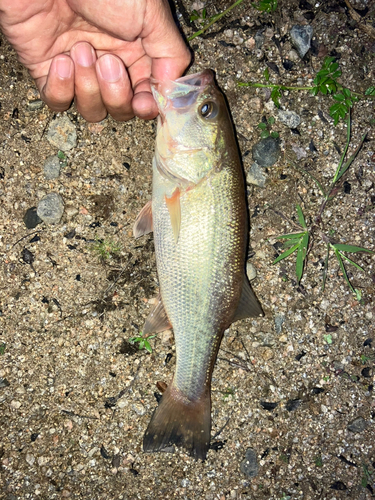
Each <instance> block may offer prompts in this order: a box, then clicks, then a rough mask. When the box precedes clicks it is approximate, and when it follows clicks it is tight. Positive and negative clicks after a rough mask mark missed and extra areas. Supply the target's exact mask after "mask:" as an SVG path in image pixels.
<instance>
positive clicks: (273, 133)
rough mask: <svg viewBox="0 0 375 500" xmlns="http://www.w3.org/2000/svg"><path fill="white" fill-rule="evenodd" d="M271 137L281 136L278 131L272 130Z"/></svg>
mask: <svg viewBox="0 0 375 500" xmlns="http://www.w3.org/2000/svg"><path fill="white" fill-rule="evenodd" d="M271 137H273V138H274V139H277V138H278V137H279V134H278V132H271Z"/></svg>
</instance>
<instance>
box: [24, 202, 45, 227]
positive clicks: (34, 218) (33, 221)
mask: <svg viewBox="0 0 375 500" xmlns="http://www.w3.org/2000/svg"><path fill="white" fill-rule="evenodd" d="M23 222H24V223H25V226H26V227H27V229H34V227H36V226H37V225H38V224H40V223H41V222H42V219H41V218H40V217H38V214H37V212H36V207H31V208H28V209H27V210H26V213H25V215H24V217H23Z"/></svg>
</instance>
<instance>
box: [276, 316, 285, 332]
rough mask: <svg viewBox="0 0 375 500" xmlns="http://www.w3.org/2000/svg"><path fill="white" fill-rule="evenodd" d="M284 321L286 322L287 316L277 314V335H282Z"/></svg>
mask: <svg viewBox="0 0 375 500" xmlns="http://www.w3.org/2000/svg"><path fill="white" fill-rule="evenodd" d="M284 321H285V316H284V315H283V314H276V316H275V330H276V333H277V334H280V333H281V330H282V326H283V323H284Z"/></svg>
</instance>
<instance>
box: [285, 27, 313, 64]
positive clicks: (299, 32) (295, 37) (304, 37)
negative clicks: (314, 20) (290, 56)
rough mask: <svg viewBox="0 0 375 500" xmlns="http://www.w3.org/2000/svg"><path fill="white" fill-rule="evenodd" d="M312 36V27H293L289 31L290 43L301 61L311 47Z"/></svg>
mask: <svg viewBox="0 0 375 500" xmlns="http://www.w3.org/2000/svg"><path fill="white" fill-rule="evenodd" d="M312 35H313V28H312V26H309V25H306V26H299V25H294V26H293V27H292V29H291V30H290V38H291V39H292V43H293V45H294V46H295V48H296V49H297V52H298V54H299V56H300V57H301V59H302V58H303V57H304V56H305V55H306V54H307V52H308V50H309V49H310V47H311V39H312Z"/></svg>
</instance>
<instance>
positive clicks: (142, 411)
mask: <svg viewBox="0 0 375 500" xmlns="http://www.w3.org/2000/svg"><path fill="white" fill-rule="evenodd" d="M132 408H133V410H134V411H135V413H136V414H137V415H139V416H142V415H144V414H145V413H146V408H145V407H144V406H143V404H141V403H136V404H134V405H132Z"/></svg>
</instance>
